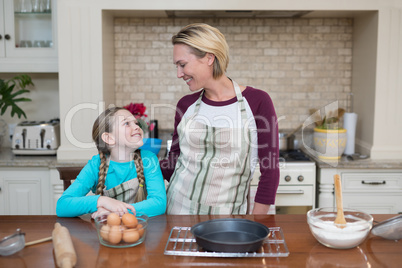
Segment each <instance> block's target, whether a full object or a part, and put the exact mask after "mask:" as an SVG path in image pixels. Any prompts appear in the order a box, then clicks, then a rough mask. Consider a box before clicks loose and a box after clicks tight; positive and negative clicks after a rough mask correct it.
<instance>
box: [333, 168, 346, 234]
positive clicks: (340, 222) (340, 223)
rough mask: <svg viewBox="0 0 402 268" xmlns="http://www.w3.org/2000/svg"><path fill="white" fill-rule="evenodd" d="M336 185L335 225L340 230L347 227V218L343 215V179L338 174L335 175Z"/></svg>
mask: <svg viewBox="0 0 402 268" xmlns="http://www.w3.org/2000/svg"><path fill="white" fill-rule="evenodd" d="M334 185H335V198H336V218H335V221H334V223H335V225H336V227H338V228H345V227H346V220H345V216H344V215H343V206H342V185H341V178H340V177H339V175H338V174H335V175H334Z"/></svg>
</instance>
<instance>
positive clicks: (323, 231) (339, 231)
mask: <svg viewBox="0 0 402 268" xmlns="http://www.w3.org/2000/svg"><path fill="white" fill-rule="evenodd" d="M344 215H345V219H346V226H343V228H339V227H338V226H336V225H335V223H334V221H335V218H336V208H335V207H332V208H316V209H312V210H310V211H308V212H307V223H308V225H309V227H310V231H311V233H312V234H313V236H314V237H315V238H316V239H317V240H318V242H320V243H321V244H323V245H324V246H327V247H330V248H336V249H347V248H354V247H356V246H358V245H360V243H362V242H363V241H364V240H365V239H366V237H367V235H368V234H369V232H370V230H371V228H372V226H373V217H372V216H371V215H370V214H367V213H365V212H362V211H358V210H354V209H348V208H344Z"/></svg>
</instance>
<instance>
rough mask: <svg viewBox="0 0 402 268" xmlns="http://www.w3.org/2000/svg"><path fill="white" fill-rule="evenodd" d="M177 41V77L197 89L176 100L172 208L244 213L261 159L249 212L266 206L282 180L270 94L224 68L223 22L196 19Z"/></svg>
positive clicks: (166, 170)
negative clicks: (232, 76) (240, 82)
mask: <svg viewBox="0 0 402 268" xmlns="http://www.w3.org/2000/svg"><path fill="white" fill-rule="evenodd" d="M172 43H173V46H174V47H173V61H174V64H175V65H176V67H177V77H178V78H180V79H183V80H184V81H185V82H186V83H187V85H188V86H189V88H190V91H192V92H194V93H193V94H190V95H187V96H185V97H183V98H182V99H181V100H180V101H179V102H178V104H177V107H176V116H175V128H174V133H173V142H172V147H171V150H170V152H169V157H168V159H167V160H163V161H161V168H162V173H163V175H164V178H165V179H166V180H168V181H170V183H169V185H168V189H167V198H168V206H167V213H168V214H245V213H247V196H248V192H249V188H250V181H251V179H252V175H253V172H254V169H255V166H256V164H257V163H258V162H259V164H260V169H261V174H262V175H261V179H260V182H259V185H258V190H257V193H256V198H255V206H254V208H253V212H252V213H253V214H266V213H267V212H268V210H269V207H270V205H271V204H274V203H275V195H276V190H277V187H278V183H279V168H278V166H277V165H276V163H278V155H279V150H278V146H277V145H278V130H277V120H276V114H275V110H274V107H273V104H272V101H271V98H270V97H269V95H268V94H267V93H266V92H264V91H262V90H259V89H255V88H252V87H245V86H240V85H238V84H237V83H236V82H235V81H233V80H231V79H230V78H229V77H227V76H226V74H225V72H226V68H227V66H228V63H229V48H228V45H227V43H226V40H225V37H224V36H223V34H222V33H221V32H220V31H219V30H218V29H216V28H214V27H211V26H209V25H207V24H191V25H188V26H186V27H184V28H183V29H182V30H180V32H179V33H177V34H176V35H174V36H173V37H172ZM200 89H202V90H201V91H199V90H200Z"/></svg>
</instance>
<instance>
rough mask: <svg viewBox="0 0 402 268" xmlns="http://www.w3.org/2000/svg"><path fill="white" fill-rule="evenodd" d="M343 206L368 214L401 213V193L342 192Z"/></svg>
mask: <svg viewBox="0 0 402 268" xmlns="http://www.w3.org/2000/svg"><path fill="white" fill-rule="evenodd" d="M343 207H345V208H353V209H357V210H361V211H364V212H366V213H370V214H396V213H402V193H400V194H391V193H390V194H387V195H384V194H381V193H378V194H374V193H367V194H363V193H362V194H356V193H349V194H348V193H343Z"/></svg>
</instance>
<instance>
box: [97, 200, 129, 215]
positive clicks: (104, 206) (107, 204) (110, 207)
mask: <svg viewBox="0 0 402 268" xmlns="http://www.w3.org/2000/svg"><path fill="white" fill-rule="evenodd" d="M97 207H98V211H97V212H95V213H97V214H102V213H105V212H106V211H109V212H111V211H113V212H116V213H119V214H124V213H128V210H131V212H133V213H134V212H135V208H134V206H133V205H130V204H127V203H124V202H121V201H119V200H117V199H114V198H110V197H107V196H101V197H99V198H98V204H97ZM93 214H94V213H93Z"/></svg>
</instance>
